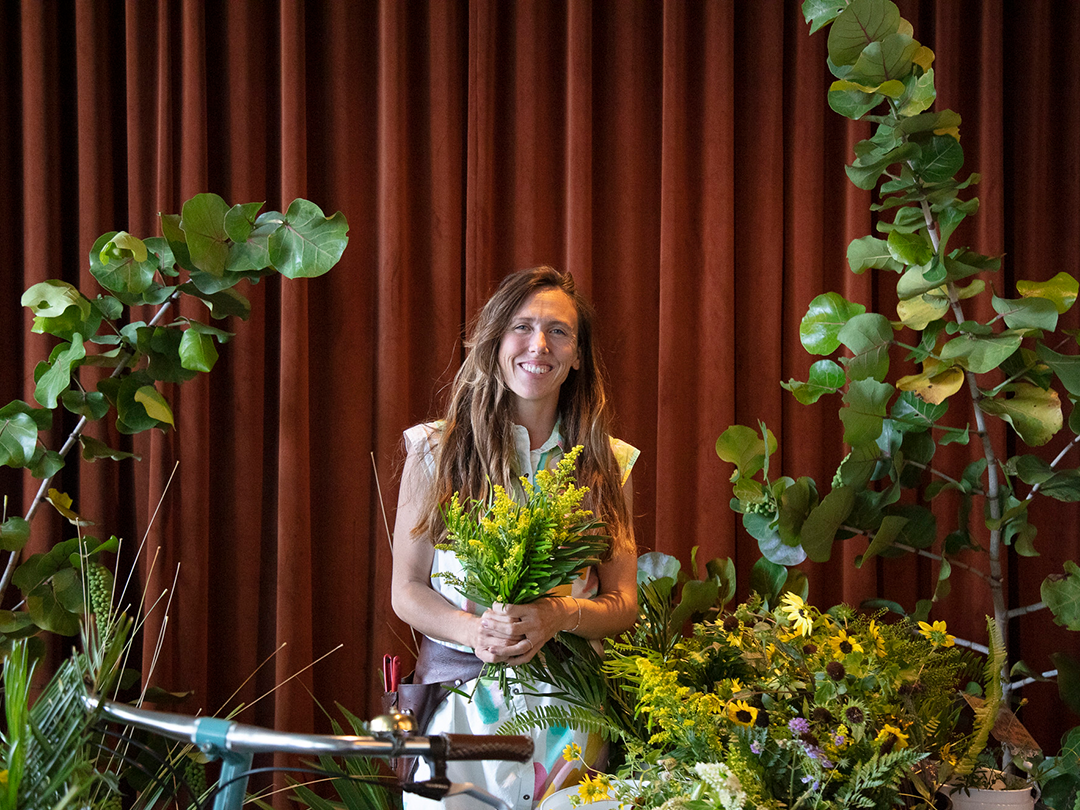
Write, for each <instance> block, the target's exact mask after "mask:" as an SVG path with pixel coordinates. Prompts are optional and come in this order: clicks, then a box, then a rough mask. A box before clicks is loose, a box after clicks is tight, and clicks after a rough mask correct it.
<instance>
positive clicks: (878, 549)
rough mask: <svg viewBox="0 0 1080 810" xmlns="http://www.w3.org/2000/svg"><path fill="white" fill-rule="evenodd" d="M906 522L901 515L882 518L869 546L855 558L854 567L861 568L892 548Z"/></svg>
mask: <svg viewBox="0 0 1080 810" xmlns="http://www.w3.org/2000/svg"><path fill="white" fill-rule="evenodd" d="M907 522H908V519H907V518H906V517H903V516H902V515H886V516H885V517H884V518H882V520H881V525H880V526H879V527H878V530H877V531H876V532H874V537H873V539H872V540H871V541H870V545H869V546H867V547H866V551H864V552H863V553H862V554H860V555H858V556H857V557H856V558H855V567H856V568H862V566H863V563H865V562H866V561H867V560H869V559H870V558H871V557H875V556H877V555H878V554H881V553H882V552H883V551H887V550H888V549H890V548H892V545H893V543H895V542H896V538H897V537H899V536H900V530H901V529H903V528H904V525H905V524H906V523H907Z"/></svg>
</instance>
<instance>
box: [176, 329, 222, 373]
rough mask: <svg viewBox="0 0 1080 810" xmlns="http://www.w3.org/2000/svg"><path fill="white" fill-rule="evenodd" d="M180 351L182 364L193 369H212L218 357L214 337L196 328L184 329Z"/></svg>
mask: <svg viewBox="0 0 1080 810" xmlns="http://www.w3.org/2000/svg"><path fill="white" fill-rule="evenodd" d="M179 351H180V365H182V366H183V367H184V368H186V369H190V370H191V371H210V369H212V368H213V367H214V363H216V362H217V359H218V351H217V347H216V346H214V339H213V338H212V337H210V335H207V334H202V333H200V332H198V331H196V330H194V329H185V330H184V334H183V337H181V338H180V350H179Z"/></svg>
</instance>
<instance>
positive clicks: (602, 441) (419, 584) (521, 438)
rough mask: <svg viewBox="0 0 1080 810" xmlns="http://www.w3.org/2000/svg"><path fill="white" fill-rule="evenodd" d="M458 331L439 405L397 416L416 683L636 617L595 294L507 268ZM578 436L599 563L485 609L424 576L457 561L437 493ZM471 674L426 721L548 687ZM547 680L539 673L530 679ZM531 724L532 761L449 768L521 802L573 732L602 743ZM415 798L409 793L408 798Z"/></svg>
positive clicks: (480, 481)
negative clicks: (418, 416)
mask: <svg viewBox="0 0 1080 810" xmlns="http://www.w3.org/2000/svg"><path fill="white" fill-rule="evenodd" d="M466 346H467V349H468V354H467V356H466V359H465V362H464V363H463V364H462V367H461V369H460V370H459V372H458V374H457V376H456V378H455V380H454V385H453V388H452V391H451V397H450V405H449V410H448V413H447V416H446V418H445V419H444V420H442V421H441V422H437V423H433V424H427V425H417V426H415V427H413V428H410V429H409V430H408V431H406V432H405V437H406V443H407V445H408V457H407V459H406V462H405V469H404V472H403V474H402V482H401V492H400V495H399V498H398V511H397V520H396V524H395V528H394V572H393V594H392V599H393V606H394V611H395V612H396V613H397V615H398V616H399V617H400V618H401V619H403V620H404V621H405V622H407V623H408V624H410V625H411V626H412V627H413V628H414V629H415V630H418V631H419V632H420V633H422V634H423V636H424V637H423V639H422V642H421V649H420V656H419V660H418V662H417V672H416V682H417V683H433V682H438V681H446V680H452V679H454V678H455V677H456V678H457V679H458V680H462V681H465V680H468V679H469V678H473V677H475V675H476V673H477V672H478V671H479V667H480V666H481V665H482V663H483V662H488V663H495V662H505V663H507V664H510V665H519V664H524V663H525V662H527V661H529V660H531V659H532V658H533V656H535V655H536V654H537V652H538V651H539V650H540V648H541V647H543V646H544V644H545V643H546V642H547V641H548V640H549V639H551V638H553V637H554V636H555V634H556V633H558V632H560V631H561V632H570V633H575V634H577V635H579V636H582V637H584V638H588V639H601V638H605V637H608V636H613V635H617V634H618V633H620V632H622V631H623V630H626V629H628V628H629V627H631V626H632V625H633V623H634V620H635V619H636V617H637V580H636V565H637V564H636V554H635V546H634V534H633V527H632V523H631V505H632V500H631V492H632V487H631V483H630V468H631V467H632V466H633V464H634V461H635V460H636V459H637V455H638V451H637V450H636V449H635V448H633V447H631V446H629V445H627V444H625V443H623V442H620V441H618V440H616V439H613V438H612V437H611V436H610V434H609V431H608V424H609V419H610V417H609V414H608V408H607V401H606V395H605V391H604V379H603V374H602V370H601V365H600V362H599V358H598V356H597V354H596V351H595V348H594V346H593V311H592V308H591V307H590V306H589V304H588V303H587V302H586V301H585V300H584V298H583V297H582V296H580V295H579V294H578V293H577V292H576V291H575V289H574V282H573V279H572V278H571V277H570V276H569V274H565V275H564V274H562V273H559V272H558V271H556V270H554V269H552V268H551V267H537V268H533V269H531V270H525V271H522V272H520V273H515V274H513V275H511V276H508V277H507V278H506V279H504V280H503V282H502V284H500V286H499V289H498V290H497V291H496V292H495V294H494V295H493V296H492V297H491V299H490V300H489V301H488V302H487V304H485V305H484V308H483V309H482V311H481V312H480V314H479V316H478V317H477V320H476V322H475V325H474V327H473V329H472V334H471V337H470V339H469V341H468V343H467V344H466ZM579 444H580V445H583V446H584V451H583V452H582V454H581V456H580V457H579V459H578V464H577V483H578V484H579V485H581V486H587V487H589V494H588V496H587V499H586V502H585V504H584V506H585V508H588V509H591V510H592V511H593V512H594V514H596V515H598V516H599V517H600V519H602V520H604V521H605V522H606V524H607V531H608V533H609V534H611V536H612V538H613V540H612V544H611V547H610V548H609V549H608V552H607V554H606V555H605V557H604V560H603V562H602V563H601V564H600V565H599V566H597V567H596V568H595V570H593V569H590V570H588V571H586V572H584V573H583V574H582V576H581V578H579V579H578V580H577V581H575V582H574V583H573V585H572V586H571V587H570V588H569V589H568V592H566V593H559V594H550V595H548V596H545V597H542V598H541V599H539V600H537V601H535V602H533V603H531V604H527V605H500V604H496V605H492V607H491V608H489V609H487V610H483V609H481V608H480V607H478V606H477V605H474V604H472V603H471V602H468V601H467V600H465V599H464V598H463V597H462V596H461V595H460V594H459V593H457V591H456V590H454V589H453V588H452V587H451V586H449V585H446V584H444V582H443V580H442V579H440V578H436V579H432V574H434V573H438V572H440V571H453V572H455V573H458V574H459V575H460V573H461V568H460V566H459V565H458V564H457V559H456V557H455V556H454V554H453V552H448V551H437V550H436V549H435V548H434V544H435V543H438V542H441V541H443V539H444V538H445V528H444V527H443V525H442V520H441V516H440V507H441V506H442V505H443V504H445V503H446V502H447V501H448V500H449V499H450V496H451V495H452V494H453V493H454V492H460V493H461V495H462V498H463V500H464V499H465V498H484V497H486V496H487V494H488V491H489V487H491V486H492V485H494V484H500V485H502V486H503V487H504V488H506V490H507V491H508V492H518V493H520V492H521V484H520V477H521V476H526V477H528V478H529V479H530V480H531V479H532V476H533V475H535V473H536V472H537V470H540V469H549V468H551V467H554V465H555V464H556V463H557V462H558V461H559V459H560V458H561V457H562V455H563V451H564V450H568V449H570V448H572V447H574V446H576V445H579ZM454 672H458V673H461V675H460V676H458V675H453V674H452V673H454ZM474 686H475V684H471V683H469V684H464V685H463V686H462V691H463V692H465V693H466V694H472V695H473V697H472V699H471V700H469V699H467V698H465V697H463V696H461V695H458V694H450V695H449V697H448V698H447V699H446V700H445V701H444V702H443V703H442V704H441V705H440V706H439V708H438V709H437V710H436V712H435V715H434V716H433V718H432V720H431V723H430V725H429V726H428V728H427V729H426V731H427V732H428V733H432V734H434V733H444V732H452V733H462V734H469V733H471V734H490V733H492V732H493V729H494V727H495V726H497V725H498V724H499V723H500V722H502V721H504V720H506V719H509V718H510V717H512V716H514V715H516V714H518V713H520V712H523V711H526V710H528V709H530V708H533V707H535V706H536V705H539V704H541V703H543V702H548V703H550V702H551V700H552V699H545V698H543V697H536V696H532V695H522V694H519V693H518V692H519V690H514V691H515V694H513V695H511V696H509V704H510V705H507V703H506V700H505V696H504V695H503V694H502V692H501V691H500V690H499V689H498V688H497V687H495V686H494V685H491V686H488V685H486V683H485V684H481V685H480V688H478V689H476V691H475V693H474V692H473V687H474ZM545 689H546V687H545V686H544V685H543V684H537V685H536V687H535V688H534V690H533V691H535V692H538V693H542V692H544V691H545ZM534 739H535V743H536V753H535V755H534V761H533V762H532V763H528V764H526V765H524V766H523V765H520V764H516V763H506V762H494V761H493V762H480V763H450V764H449V766H448V776H449V778H450V779H451V780H453V781H455V782H473V783H474V784H476V785H478V786H480V787H482V788H484V789H485V790H487V791H489V792H490V793H493V794H495V795H496V796H499V797H500V798H503V799H505V800H506V801H507V802H508V803H509V805H510V806H511V807H513V808H515V809H517V808H520V810H528V808H530V807H532V806H535V805H536V804H537V803H538V802H539V801H540V800H541V799H542V798H543V797H544V796H545V795H547V794H549V793H551V792H554V791H555V790H557V789H559V788H560V787H562V786H563V785H564V784H565V783H567V779H568V778H570V777H572V769H571V767H570V765H569V764H568V763H566V762H564V761H563V760H562V758H561V754H562V751H563V749H564V748H565V746H566V745H567V744H569V743H571V742H576V743H577V744H578V745H580V746H581V748H582V750H583V751H585V755H586V757H589V756H590V754H592V755H594V756H595V755H597V754H599V747H600V744H599V740H591V741H590V740H589V739H588V736H587V735H582V734H577V733H574V732H572V731H570V730H567V729H550V730H548V729H545V730H542V731H538V732H535V733H534ZM420 768H421V770H420V771H418V773H417V776H416V778H417V780H421V779H423V778H425V774H426V765H425V764H423V763H422V764H421V766H420ZM570 781H571V782H572V781H576V779H571V780H570ZM424 801H425V800H421V799H417V798H416V797H413V796H407V799H406V802H407V804H408V805H409V807H413V806H414V803H415V805H416V806H419V805H421V804H423V803H424ZM448 804H450V805H451V806H452V800H451V802H448Z"/></svg>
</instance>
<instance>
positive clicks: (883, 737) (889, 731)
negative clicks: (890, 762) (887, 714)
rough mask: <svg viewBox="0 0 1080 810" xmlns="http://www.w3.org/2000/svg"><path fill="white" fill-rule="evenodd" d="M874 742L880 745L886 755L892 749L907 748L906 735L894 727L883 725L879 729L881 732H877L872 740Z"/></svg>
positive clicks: (888, 724)
mask: <svg viewBox="0 0 1080 810" xmlns="http://www.w3.org/2000/svg"><path fill="white" fill-rule="evenodd" d="M874 742H875V743H878V744H880V745H881V747H882V750H883V752H885V753H887V752H888V751H892V750H893V749H896V750H899V749H901V748H907V746H908V735H907V734H905V733H904V732H902V731H901V730H900V729H898V728H897V727H896V726H894V725H892V724H890V723H885V724H884V725H883V726H882V727H881V731H879V732H878V735H877V737H875V738H874Z"/></svg>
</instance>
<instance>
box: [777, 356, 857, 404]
mask: <svg viewBox="0 0 1080 810" xmlns="http://www.w3.org/2000/svg"><path fill="white" fill-rule="evenodd" d="M845 382H847V377H846V376H845V375H844V370H843V369H842V368H840V366H838V365H837V364H836V363H834V362H833V361H832V360H828V359H825V360H818V361H817V362H816V363H814V364H813V365H812V366H810V379H808V380H807V381H806V382H799V381H798V380H794V379H792V380H788V381H787V382H786V383H785V382H782V383H780V385H781V386H782V387H783V388H784V389H786V390H788V391H790V392H791V393H792V394H794V395H795V399H797V400H798V401H799V402H801V403H802V404H803V405H809V404H811V403H814V402H817V401H818V400H819V399H820V398H821V397H822V396H824V395H825V394H835V393H836V392H837V391H839V390H840V389H841V388H843V387H844V383H845Z"/></svg>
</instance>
